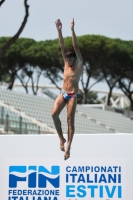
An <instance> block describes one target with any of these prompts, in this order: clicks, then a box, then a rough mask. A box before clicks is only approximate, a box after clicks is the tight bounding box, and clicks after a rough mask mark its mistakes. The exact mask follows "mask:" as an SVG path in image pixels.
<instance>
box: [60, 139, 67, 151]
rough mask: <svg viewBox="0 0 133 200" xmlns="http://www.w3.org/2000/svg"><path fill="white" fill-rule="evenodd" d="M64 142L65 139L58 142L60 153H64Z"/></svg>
mask: <svg viewBox="0 0 133 200" xmlns="http://www.w3.org/2000/svg"><path fill="white" fill-rule="evenodd" d="M65 142H66V139H65V138H63V139H62V140H60V150H61V151H65V147H64V144H65Z"/></svg>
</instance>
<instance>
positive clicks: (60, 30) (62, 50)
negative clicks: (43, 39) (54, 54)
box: [55, 19, 65, 62]
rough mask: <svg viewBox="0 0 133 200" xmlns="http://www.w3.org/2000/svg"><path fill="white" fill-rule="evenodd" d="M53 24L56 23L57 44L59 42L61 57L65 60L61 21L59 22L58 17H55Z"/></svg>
mask: <svg viewBox="0 0 133 200" xmlns="http://www.w3.org/2000/svg"><path fill="white" fill-rule="evenodd" d="M55 24H56V28H57V31H58V38H59V44H60V48H61V53H62V57H63V60H64V62H65V46H64V39H63V36H62V23H61V21H60V19H57V20H56V22H55Z"/></svg>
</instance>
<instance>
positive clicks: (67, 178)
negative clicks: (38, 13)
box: [0, 135, 133, 200]
mask: <svg viewBox="0 0 133 200" xmlns="http://www.w3.org/2000/svg"><path fill="white" fill-rule="evenodd" d="M132 143H133V136H132V135H75V137H74V139H73V144H72V148H71V157H70V158H69V159H68V160H66V161H65V160H64V158H63V152H61V151H60V149H59V140H58V137H57V136H56V135H51V136H41V135H40V136H1V137H0V163H1V165H0V197H1V198H0V199H4V200H80V199H83V200H93V199H94V200H107V199H110V200H111V199H113V200H117V199H121V200H128V199H129V200H130V199H131V198H130V197H131V196H130V195H132V185H133V173H132V169H133V157H132V152H133V145H131V144H132Z"/></svg>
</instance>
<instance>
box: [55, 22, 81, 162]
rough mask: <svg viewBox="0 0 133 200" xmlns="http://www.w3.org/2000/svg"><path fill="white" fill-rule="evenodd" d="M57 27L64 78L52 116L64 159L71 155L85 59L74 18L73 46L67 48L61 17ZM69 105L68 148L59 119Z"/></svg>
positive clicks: (72, 29)
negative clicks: (79, 44)
mask: <svg viewBox="0 0 133 200" xmlns="http://www.w3.org/2000/svg"><path fill="white" fill-rule="evenodd" d="M55 24H56V28H57V31H58V37H59V44H60V48H61V53H62V57H63V60H64V65H65V66H64V80H63V86H62V89H61V91H60V94H59V95H58V97H57V99H56V100H55V102H54V105H53V108H52V118H53V121H54V124H55V128H56V130H57V133H58V136H59V139H60V149H61V150H62V151H65V154H64V159H65V160H66V159H68V158H69V157H70V148H71V143H72V139H73V135H74V130H75V127H74V118H75V111H76V105H77V96H78V83H79V80H80V77H81V75H82V71H83V59H82V56H81V53H80V50H79V47H78V43H77V39H76V35H75V31H74V19H72V22H71V24H70V28H71V31H72V44H73V47H71V48H69V49H67V50H66V49H65V46H64V40H63V36H62V23H61V21H60V19H57V20H56V22H55ZM65 106H67V124H68V138H67V145H66V148H65V147H64V144H65V142H66V139H65V138H64V137H63V133H62V128H61V121H60V119H59V114H60V112H61V111H62V109H63V108H64V107H65Z"/></svg>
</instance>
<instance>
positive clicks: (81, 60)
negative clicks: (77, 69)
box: [70, 18, 83, 62]
mask: <svg viewBox="0 0 133 200" xmlns="http://www.w3.org/2000/svg"><path fill="white" fill-rule="evenodd" d="M74 25H75V24H74V18H73V19H72V21H71V24H70V28H71V31H72V43H73V47H74V50H75V53H76V56H77V59H78V61H80V62H83V59H82V56H81V53H80V50H79V46H78V42H77V38H76V34H75V31H74Z"/></svg>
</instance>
